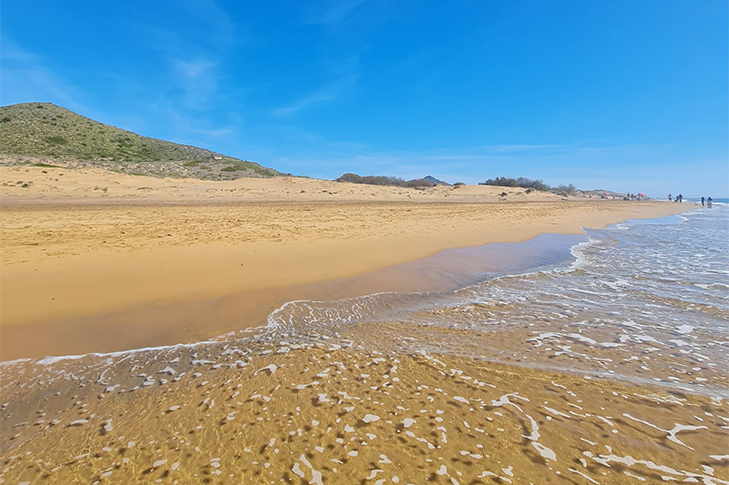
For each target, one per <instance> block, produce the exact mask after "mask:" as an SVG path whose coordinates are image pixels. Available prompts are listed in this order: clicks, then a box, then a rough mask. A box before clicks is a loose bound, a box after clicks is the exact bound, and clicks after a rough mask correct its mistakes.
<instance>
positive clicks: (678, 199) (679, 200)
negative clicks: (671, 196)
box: [676, 194, 683, 203]
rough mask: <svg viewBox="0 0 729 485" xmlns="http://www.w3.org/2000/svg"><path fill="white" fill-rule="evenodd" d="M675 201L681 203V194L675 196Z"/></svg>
mask: <svg viewBox="0 0 729 485" xmlns="http://www.w3.org/2000/svg"><path fill="white" fill-rule="evenodd" d="M676 200H677V201H678V202H679V203H680V202H683V195H681V194H678V195H677V196H676Z"/></svg>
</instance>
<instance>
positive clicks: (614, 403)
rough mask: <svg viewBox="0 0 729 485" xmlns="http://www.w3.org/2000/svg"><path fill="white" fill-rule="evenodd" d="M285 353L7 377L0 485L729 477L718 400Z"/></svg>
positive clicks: (89, 364)
mask: <svg viewBox="0 0 729 485" xmlns="http://www.w3.org/2000/svg"><path fill="white" fill-rule="evenodd" d="M285 339H286V336H285V335H279V336H278V337H277V339H272V340H271V341H270V342H269V344H268V345H264V344H262V345H260V346H258V345H255V344H252V343H251V342H234V341H233V342H225V343H218V344H205V345H199V346H197V347H194V348H182V347H176V348H170V349H165V350H157V351H146V352H137V353H132V354H127V355H121V356H117V357H116V358H113V359H110V358H108V357H106V358H104V357H92V356H91V357H87V358H84V359H83V360H81V361H76V360H71V361H56V362H52V361H46V362H42V363H39V364H32V363H25V364H22V363H17V364H15V365H13V366H11V367H5V368H4V369H3V377H2V390H3V396H4V400H6V404H3V408H2V420H3V421H2V424H3V429H4V432H3V434H2V442H1V443H0V449H1V450H2V451H1V452H0V460H2V463H3V466H4V468H3V470H2V473H0V480H3V483H21V482H24V481H25V482H28V483H172V484H182V483H244V482H245V483H314V484H316V483H379V484H384V483H418V484H420V483H451V484H466V483H484V484H485V483H533V484H538V483H540V484H541V483H576V484H582V483H601V484H623V483H662V482H664V481H680V482H694V483H705V484H725V483H727V479H728V478H729V467H728V465H729V456H727V454H726V452H727V446H726V445H727V431H726V425H727V421H728V420H729V417H728V416H729V409H727V405H726V402H725V401H722V400H720V399H713V400H712V399H709V398H705V397H700V396H692V395H685V394H682V393H676V392H670V391H669V392H667V391H666V390H665V389H655V388H651V387H640V388H638V387H631V386H627V385H624V384H620V383H617V382H614V381H610V380H603V379H586V378H584V377H580V376H574V375H569V374H564V373H553V372H547V371H538V370H530V369H525V368H520V367H512V366H503V365H497V364H493V363H488V362H483V361H479V360H476V359H464V358H457V357H450V356H447V355H437V354H436V355H407V354H399V353H392V352H383V353H380V352H374V351H368V350H366V349H358V348H357V347H358V345H356V344H355V345H353V346H352V347H350V348H342V347H341V346H339V345H332V344H327V343H326V341H324V340H323V339H322V338H321V337H319V338H318V339H315V340H316V341H312V342H310V343H300V344H294V343H292V342H291V341H287V340H285ZM274 340H278V343H274ZM18 378H20V381H17V380H16V379H18ZM19 382H20V383H19ZM59 443H63V446H58V444H59Z"/></svg>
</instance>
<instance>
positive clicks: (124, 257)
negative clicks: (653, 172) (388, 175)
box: [0, 167, 688, 360]
mask: <svg viewBox="0 0 729 485" xmlns="http://www.w3.org/2000/svg"><path fill="white" fill-rule="evenodd" d="M0 178H1V179H2V181H3V182H2V183H3V187H2V191H1V193H2V198H1V199H0V203H1V204H2V211H1V213H0V216H1V217H2V229H1V234H0V236H1V241H2V242H1V244H2V263H1V264H2V266H1V269H2V271H1V275H0V284H1V285H2V294H1V299H0V303H1V304H2V314H1V323H0V326H1V327H0V328H2V332H3V338H2V342H1V344H0V349H1V351H2V352H1V355H2V359H3V360H8V359H14V358H19V357H42V356H45V355H63V354H83V353H88V352H109V351H117V350H125V349H130V348H139V347H148V346H156V345H169V344H175V343H189V342H195V341H198V340H203V339H207V338H211V337H215V336H216V335H220V334H222V333H226V332H229V331H232V330H238V329H241V328H246V327H250V326H256V325H261V324H265V316H266V315H267V314H268V313H269V312H270V311H272V310H274V309H275V308H277V307H278V306H279V305H281V304H283V303H285V302H286V301H289V300H291V299H300V298H304V297H305V298H309V299H312V298H313V299H317V298H330V299H334V298H341V297H347V296H359V294H360V293H358V289H357V288H350V289H348V290H347V292H346V293H341V292H340V293H337V292H332V290H331V288H330V289H329V290H327V291H324V290H322V289H321V288H316V287H312V286H307V285H311V284H313V283H319V282H325V281H332V280H342V279H347V278H351V277H353V276H355V275H360V274H363V273H367V272H371V271H373V270H377V269H380V268H385V267H389V266H392V265H395V264H398V263H402V262H405V261H413V260H418V259H421V258H427V257H429V256H432V255H434V254H436V253H437V252H439V251H441V250H444V249H447V248H455V247H465V246H479V245H483V244H488V243H493V242H520V241H525V240H528V239H531V238H533V237H535V236H537V235H538V234H540V233H546V232H549V233H569V234H579V233H581V232H582V230H581V228H582V227H604V226H606V225H608V224H612V223H616V222H621V221H624V220H626V219H632V218H651V217H660V216H664V215H668V214H674V213H677V212H681V211H683V210H686V209H687V208H688V205H687V204H668V203H663V202H640V203H636V202H623V201H617V200H599V199H598V200H595V199H588V198H584V197H583V198H567V199H565V198H564V197H559V196H556V195H554V194H549V193H539V192H532V193H531V194H527V193H525V191H524V189H508V188H507V189H502V188H500V187H488V186H462V187H445V186H443V187H441V186H438V187H433V188H430V189H426V190H415V189H403V188H397V187H376V186H362V185H354V184H345V183H337V182H330V181H322V180H314V179H301V178H291V177H284V178H276V179H239V180H235V181H227V182H203V181H200V180H191V179H185V180H179V179H158V178H153V177H140V176H128V175H121V174H116V173H112V172H108V171H103V170H96V169H86V170H66V169H53V168H40V167H27V168H21V167H2V168H1V169H0ZM15 179H18V180H15ZM57 180H58V181H57ZM20 182H22V183H23V184H28V185H29V186H28V187H25V188H23V187H22V184H21V183H20ZM99 188H102V189H101V190H99ZM106 188H108V190H104V189H106ZM140 189H143V190H140ZM504 191H506V192H507V196H506V197H501V196H500V195H499V194H501V193H502V192H504ZM372 289H373V288H367V290H372ZM402 289H403V288H401V287H397V286H396V287H383V288H382V289H381V290H380V291H384V290H389V291H396V290H402ZM360 290H361V291H364V290H363V289H360ZM369 292H372V291H369ZM361 294H366V293H361Z"/></svg>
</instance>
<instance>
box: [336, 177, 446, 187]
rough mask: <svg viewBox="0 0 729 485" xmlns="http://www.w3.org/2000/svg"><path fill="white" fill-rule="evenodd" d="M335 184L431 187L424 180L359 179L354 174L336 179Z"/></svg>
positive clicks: (427, 181)
mask: <svg viewBox="0 0 729 485" xmlns="http://www.w3.org/2000/svg"><path fill="white" fill-rule="evenodd" d="M337 182H349V183H352V184H365V185H388V186H394V187H411V188H422V187H432V186H433V184H432V183H431V182H430V181H429V180H425V179H413V180H403V179H401V178H400V177H386V176H384V175H365V176H364V177H361V176H359V175H357V174H356V173H345V174H344V175H342V176H341V177H339V178H338V179H337Z"/></svg>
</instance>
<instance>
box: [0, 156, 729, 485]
mask: <svg viewBox="0 0 729 485" xmlns="http://www.w3.org/2000/svg"><path fill="white" fill-rule="evenodd" d="M61 173H63V175H61ZM0 175H1V176H2V183H3V187H2V200H1V202H2V212H1V214H0V215H1V216H2V234H0V235H1V236H2V238H1V243H2V266H0V269H1V270H2V272H1V275H0V284H1V287H0V289H1V301H0V303H1V304H2V320H1V321H0V332H1V335H0V337H2V341H1V342H0V349H1V350H2V355H1V356H2V358H3V359H4V360H7V359H8V358H15V357H21V356H34V357H40V356H42V355H58V354H63V353H88V352H108V351H112V350H123V349H129V348H139V347H145V346H149V345H162V344H177V343H179V342H190V343H189V344H186V345H172V346H168V347H164V348H157V349H147V350H135V351H128V352H118V353H115V354H99V355H93V354H89V355H84V356H82V357H74V358H61V359H58V358H48V359H41V360H38V359H26V360H18V361H14V362H4V363H0V370H1V371H2V372H0V392H1V393H2V405H1V406H0V462H1V463H2V468H1V469H0V483H13V484H15V483H49V484H51V483H58V484H67V483H88V484H104V483H170V484H187V483H215V484H218V483H226V484H237V483H308V484H324V483H337V484H338V483H372V484H379V485H382V484H385V483H396V484H410V483H412V484H426V483H443V484H451V485H459V484H478V483H482V484H487V483H514V484H520V483H525V484H529V483H531V484H535V485H536V484H543V483H567V484H569V483H572V484H588V483H599V484H623V483H663V482H665V481H679V482H693V483H705V484H726V483H729V456H728V455H727V449H728V447H727V443H728V442H729V434H728V433H727V431H726V426H727V420H729V409H727V403H726V400H722V399H716V398H714V399H709V398H708V397H703V396H699V395H693V394H690V393H688V392H678V391H676V390H675V389H674V388H672V387H671V386H670V385H668V386H667V385H666V383H669V384H670V382H669V380H670V379H671V378H673V377H674V376H675V375H677V374H678V375H680V376H681V377H682V378H685V379H688V378H693V377H694V376H693V374H694V373H698V374H696V375H701V376H702V377H701V379H702V381H700V382H701V383H702V384H701V385H702V386H719V387H725V386H726V383H725V381H726V376H725V375H724V373H722V369H721V368H719V367H716V366H715V367H707V368H701V369H699V370H698V371H697V370H695V369H691V368H690V367H687V366H684V365H683V364H681V365H678V364H677V362H679V361H680V359H682V358H683V357H682V355H681V354H679V353H677V352H679V350H680V349H679V350H671V351H666V352H657V353H654V352H653V351H652V350H650V349H647V348H643V347H646V346H648V345H650V343H646V344H636V346H635V348H632V347H631V352H635V353H636V354H637V356H636V357H635V358H634V357H630V358H629V359H624V358H623V357H624V356H625V354H623V353H621V352H622V351H621V350H620V351H619V350H618V349H617V348H615V347H611V346H604V347H599V348H591V349H590V350H589V352H590V355H589V356H587V357H589V358H587V357H585V358H582V357H580V352H588V350H585V349H586V348H587V347H585V348H580V349H577V350H575V351H574V352H555V351H553V349H551V348H550V345H554V344H565V343H568V342H567V341H566V340H565V339H567V340H569V339H570V338H571V337H570V335H574V332H575V329H574V328H573V327H574V325H573V322H569V321H568V322H565V321H560V320H559V319H557V320H556V321H554V322H551V321H545V322H537V323H538V325H537V324H535V323H526V322H525V323H522V324H519V325H513V326H509V327H508V328H499V329H496V328H494V330H493V331H482V332H479V333H478V334H476V333H474V332H470V333H469V332H468V331H467V330H459V329H458V328H456V327H454V328H444V329H442V330H441V331H440V333H429V331H428V329H427V328H421V327H420V326H419V325H418V324H417V323H416V324H413V323H410V324H405V323H404V322H399V321H393V322H378V323H376V324H371V323H363V324H362V325H359V324H354V325H352V324H348V325H345V326H331V327H327V328H322V327H316V328H315V327H312V329H309V330H306V329H295V328H285V327H280V328H276V327H269V328H268V329H266V330H261V329H251V328H249V329H247V330H245V329H246V327H248V326H250V325H256V324H260V323H262V322H263V320H262V318H263V317H264V316H265V315H267V314H268V313H269V312H270V311H271V310H272V309H275V308H277V307H278V306H280V305H281V303H282V302H286V301H289V300H292V299H297V298H307V299H311V298H317V296H319V297H322V295H324V299H327V298H326V297H329V298H341V297H343V296H352V295H356V294H358V292H362V293H363V294H364V293H373V292H374V291H376V290H375V288H374V287H372V286H367V285H365V284H362V283H358V284H355V285H354V286H352V285H350V286H347V284H345V283H344V282H343V281H344V280H341V279H342V278H350V277H353V276H355V275H358V274H362V273H366V272H368V271H372V270H376V269H378V268H385V267H388V266H391V265H394V264H397V263H402V262H405V261H412V260H415V259H418V258H424V257H428V256H431V255H433V254H435V253H437V252H438V251H441V250H443V249H447V248H454V247H463V246H476V245H483V244H487V243H490V242H506V241H512V242H516V241H524V240H527V239H530V238H532V237H534V236H536V235H538V234H540V233H544V232H552V233H571V234H579V233H580V232H581V229H580V228H581V227H604V226H606V225H608V224H611V223H616V222H620V221H623V220H625V219H630V218H645V217H658V216H664V215H668V214H673V213H677V212H681V211H682V210H685V209H688V208H689V206H688V205H687V204H684V205H680V204H668V203H658V202H656V203H643V202H641V203H635V202H622V201H612V200H592V199H585V198H582V199H575V198H570V199H569V200H562V199H561V198H559V197H555V196H552V195H544V194H534V193H532V194H525V193H524V191H522V190H520V189H518V190H517V189H512V190H509V192H510V193H509V194H508V195H507V197H506V199H507V200H501V197H500V196H499V194H500V192H501V188H494V187H465V188H464V187H462V188H458V189H454V188H446V187H437V188H434V189H428V190H425V191H416V190H412V189H410V190H406V189H399V188H391V187H363V186H353V185H349V184H336V183H333V182H326V181H316V180H307V179H292V178H288V179H286V178H282V179H275V180H250V179H248V180H238V181H233V182H217V183H213V182H201V181H199V180H198V181H192V180H164V179H151V178H147V177H130V176H122V175H119V174H112V173H109V172H102V171H95V170H87V171H70V170H66V169H63V170H61V169H40V168H37V169H36V168H19V169H18V168H12V169H8V168H0ZM16 179H17V180H16ZM55 179H59V180H58V182H56V180H55ZM18 181H21V182H23V183H27V182H28V181H31V182H33V183H32V184H29V185H28V186H27V187H25V188H23V187H22V184H17V183H16V182H18ZM11 182H12V183H11ZM104 189H106V190H104ZM302 191H303V192H302ZM372 194H374V195H372ZM370 198H371V199H370ZM348 281H349V280H348ZM370 283H371V282H370ZM411 283H412V282H407V281H406V282H402V281H395V282H393V281H381V282H380V283H379V284H380V285H382V287H384V288H387V289H391V287H390V286H387V285H395V286H392V288H394V289H403V290H404V291H409V290H408V289H409V288H410V287H409V286H407V285H409V284H411ZM418 283H419V284H423V282H418ZM424 284H430V282H425V283H424ZM397 285H400V286H397ZM514 310H515V311H518V308H515V309H514ZM438 311H439V312H443V317H444V318H449V315H448V314H447V312H449V311H451V310H450V309H449V308H442V309H438ZM453 311H460V310H459V309H453ZM469 311H470V312H471V313H470V315H471V317H472V318H477V317H478V315H479V312H483V314H484V315H488V312H489V311H490V309H489V308H487V307H482V306H478V305H475V306H474V307H473V308H471V309H469ZM452 318H454V319H456V318H457V315H455V314H454V315H452ZM241 329H243V332H242V335H241V332H238V333H237V334H236V335H227V336H221V337H219V338H217V339H214V340H211V341H204V342H200V341H201V340H204V339H209V338H211V337H214V336H216V335H220V334H222V333H224V332H227V331H230V330H239V331H240V330H241ZM555 332H559V333H555ZM600 332H602V333H600ZM603 334H604V335H603ZM246 335H248V336H247V337H246ZM535 335H536V337H535ZM550 335H551V337H550ZM590 335H591V336H592V337H593V338H599V339H601V340H604V341H606V342H608V341H611V339H613V340H614V338H616V337H615V335H611V334H610V329H608V328H607V327H606V328H605V329H604V330H603V329H594V332H593V333H591V334H590ZM555 336H558V337H555ZM241 337H244V338H241ZM557 338H559V339H562V340H565V341H564V342H562V341H561V340H560V341H556V340H555V339H557ZM549 339H552V340H554V343H549V342H550V340H549ZM586 340H589V339H586V338H583V339H582V340H579V339H577V340H575V341H574V342H569V344H570V345H572V346H573V347H579V346H581V345H582V346H585V345H586V344H585V341H586ZM192 342H198V343H192ZM413 342H418V345H417V346H416V345H415V344H413ZM543 342H547V343H546V344H544V345H542V343H543ZM641 345H643V347H641ZM426 348H427V349H431V350H430V351H425V350H423V349H426ZM433 349H439V350H433ZM473 355H477V356H478V357H469V356H473ZM585 355H587V354H585ZM647 365H650V366H651V369H649V370H644V369H648V367H647ZM565 367H566V368H571V369H573V372H572V373H565V372H564V371H556V370H554V369H555V368H565ZM549 369H553V370H549ZM606 372H615V376H616V377H620V376H623V377H624V376H626V375H633V376H642V377H641V380H634V382H635V383H636V384H633V385H631V384H629V383H628V382H627V381H625V380H623V381H619V380H617V379H605V378H604V377H601V376H602V375H603V374H605V373H606ZM689 374H691V375H690V376H689ZM654 383H655V385H654ZM659 385H662V387H659Z"/></svg>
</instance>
